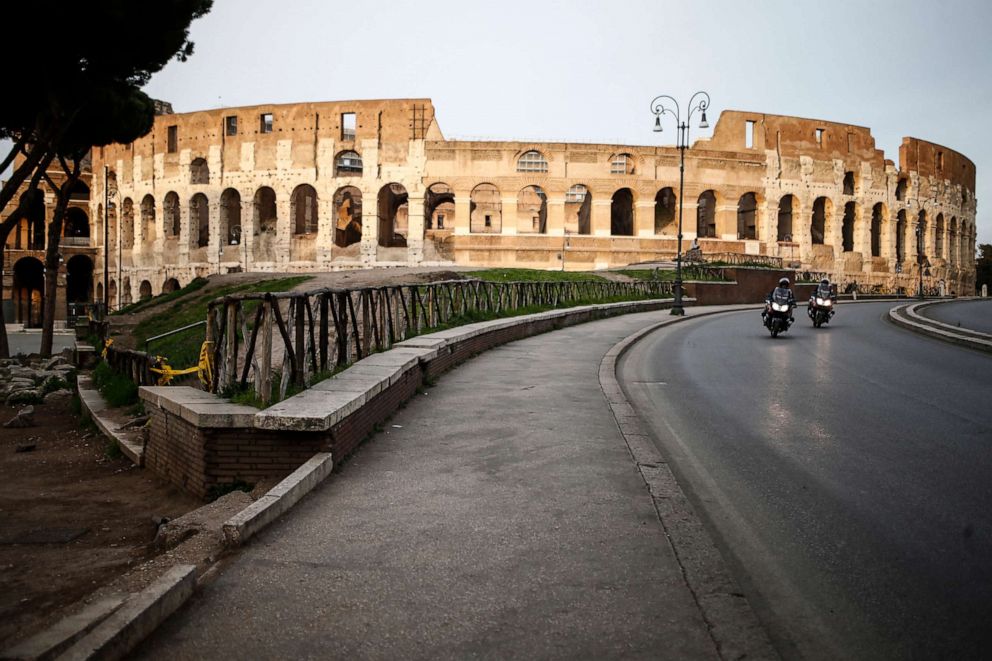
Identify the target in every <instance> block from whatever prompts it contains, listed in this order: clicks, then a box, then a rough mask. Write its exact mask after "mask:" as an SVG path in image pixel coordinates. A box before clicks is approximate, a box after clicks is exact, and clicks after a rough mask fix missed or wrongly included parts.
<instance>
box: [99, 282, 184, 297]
mask: <svg viewBox="0 0 992 661" xmlns="http://www.w3.org/2000/svg"><path fill="white" fill-rule="evenodd" d="M112 282H113V280H111V283H112ZM180 289H182V287H181V286H180V285H179V280H177V279H176V278H167V279H166V280H165V282H164V283H162V293H163V294H171V293H172V292H174V291H179V290H180Z"/></svg>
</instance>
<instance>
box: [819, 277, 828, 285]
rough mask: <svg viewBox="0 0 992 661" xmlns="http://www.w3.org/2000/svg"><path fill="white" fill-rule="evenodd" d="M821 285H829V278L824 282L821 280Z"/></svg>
mask: <svg viewBox="0 0 992 661" xmlns="http://www.w3.org/2000/svg"><path fill="white" fill-rule="evenodd" d="M820 284H821V285H829V284H830V280H828V279H827V278H824V279H823V280H820Z"/></svg>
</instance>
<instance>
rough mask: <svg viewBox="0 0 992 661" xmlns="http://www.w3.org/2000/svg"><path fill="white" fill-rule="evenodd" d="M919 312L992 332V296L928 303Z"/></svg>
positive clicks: (948, 321) (930, 317)
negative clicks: (934, 303)
mask: <svg viewBox="0 0 992 661" xmlns="http://www.w3.org/2000/svg"><path fill="white" fill-rule="evenodd" d="M919 312H920V313H921V314H922V315H923V316H925V317H927V318H928V319H933V320H934V321H940V322H943V323H945V324H950V325H952V326H957V325H960V326H961V327H962V328H970V329H971V330H976V331H981V332H982V333H992V298H982V299H978V300H971V301H950V302H947V303H937V304H936V305H928V306H927V307H925V308H922V309H921V310H920V311H919Z"/></svg>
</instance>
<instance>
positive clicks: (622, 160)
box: [610, 152, 637, 175]
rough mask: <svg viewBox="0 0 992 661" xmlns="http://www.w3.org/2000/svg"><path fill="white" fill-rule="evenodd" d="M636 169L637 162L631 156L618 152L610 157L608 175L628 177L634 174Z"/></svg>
mask: <svg viewBox="0 0 992 661" xmlns="http://www.w3.org/2000/svg"><path fill="white" fill-rule="evenodd" d="M636 169H637V162H636V160H635V159H634V156H633V154H629V153H627V152H620V153H617V154H613V155H612V156H610V174H621V175H629V174H634V173H635V170H636Z"/></svg>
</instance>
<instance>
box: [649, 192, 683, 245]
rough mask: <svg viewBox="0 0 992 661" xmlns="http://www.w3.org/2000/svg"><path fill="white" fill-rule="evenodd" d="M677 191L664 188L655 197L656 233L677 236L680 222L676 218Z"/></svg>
mask: <svg viewBox="0 0 992 661" xmlns="http://www.w3.org/2000/svg"><path fill="white" fill-rule="evenodd" d="M675 202H676V200H675V191H674V190H672V189H671V188H670V187H669V188H662V189H661V190H660V191H658V193H657V194H656V195H655V196H654V233H655V234H669V235H673V236H674V235H675V234H676V233H677V232H678V222H677V220H676V218H675V212H676V209H675Z"/></svg>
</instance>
